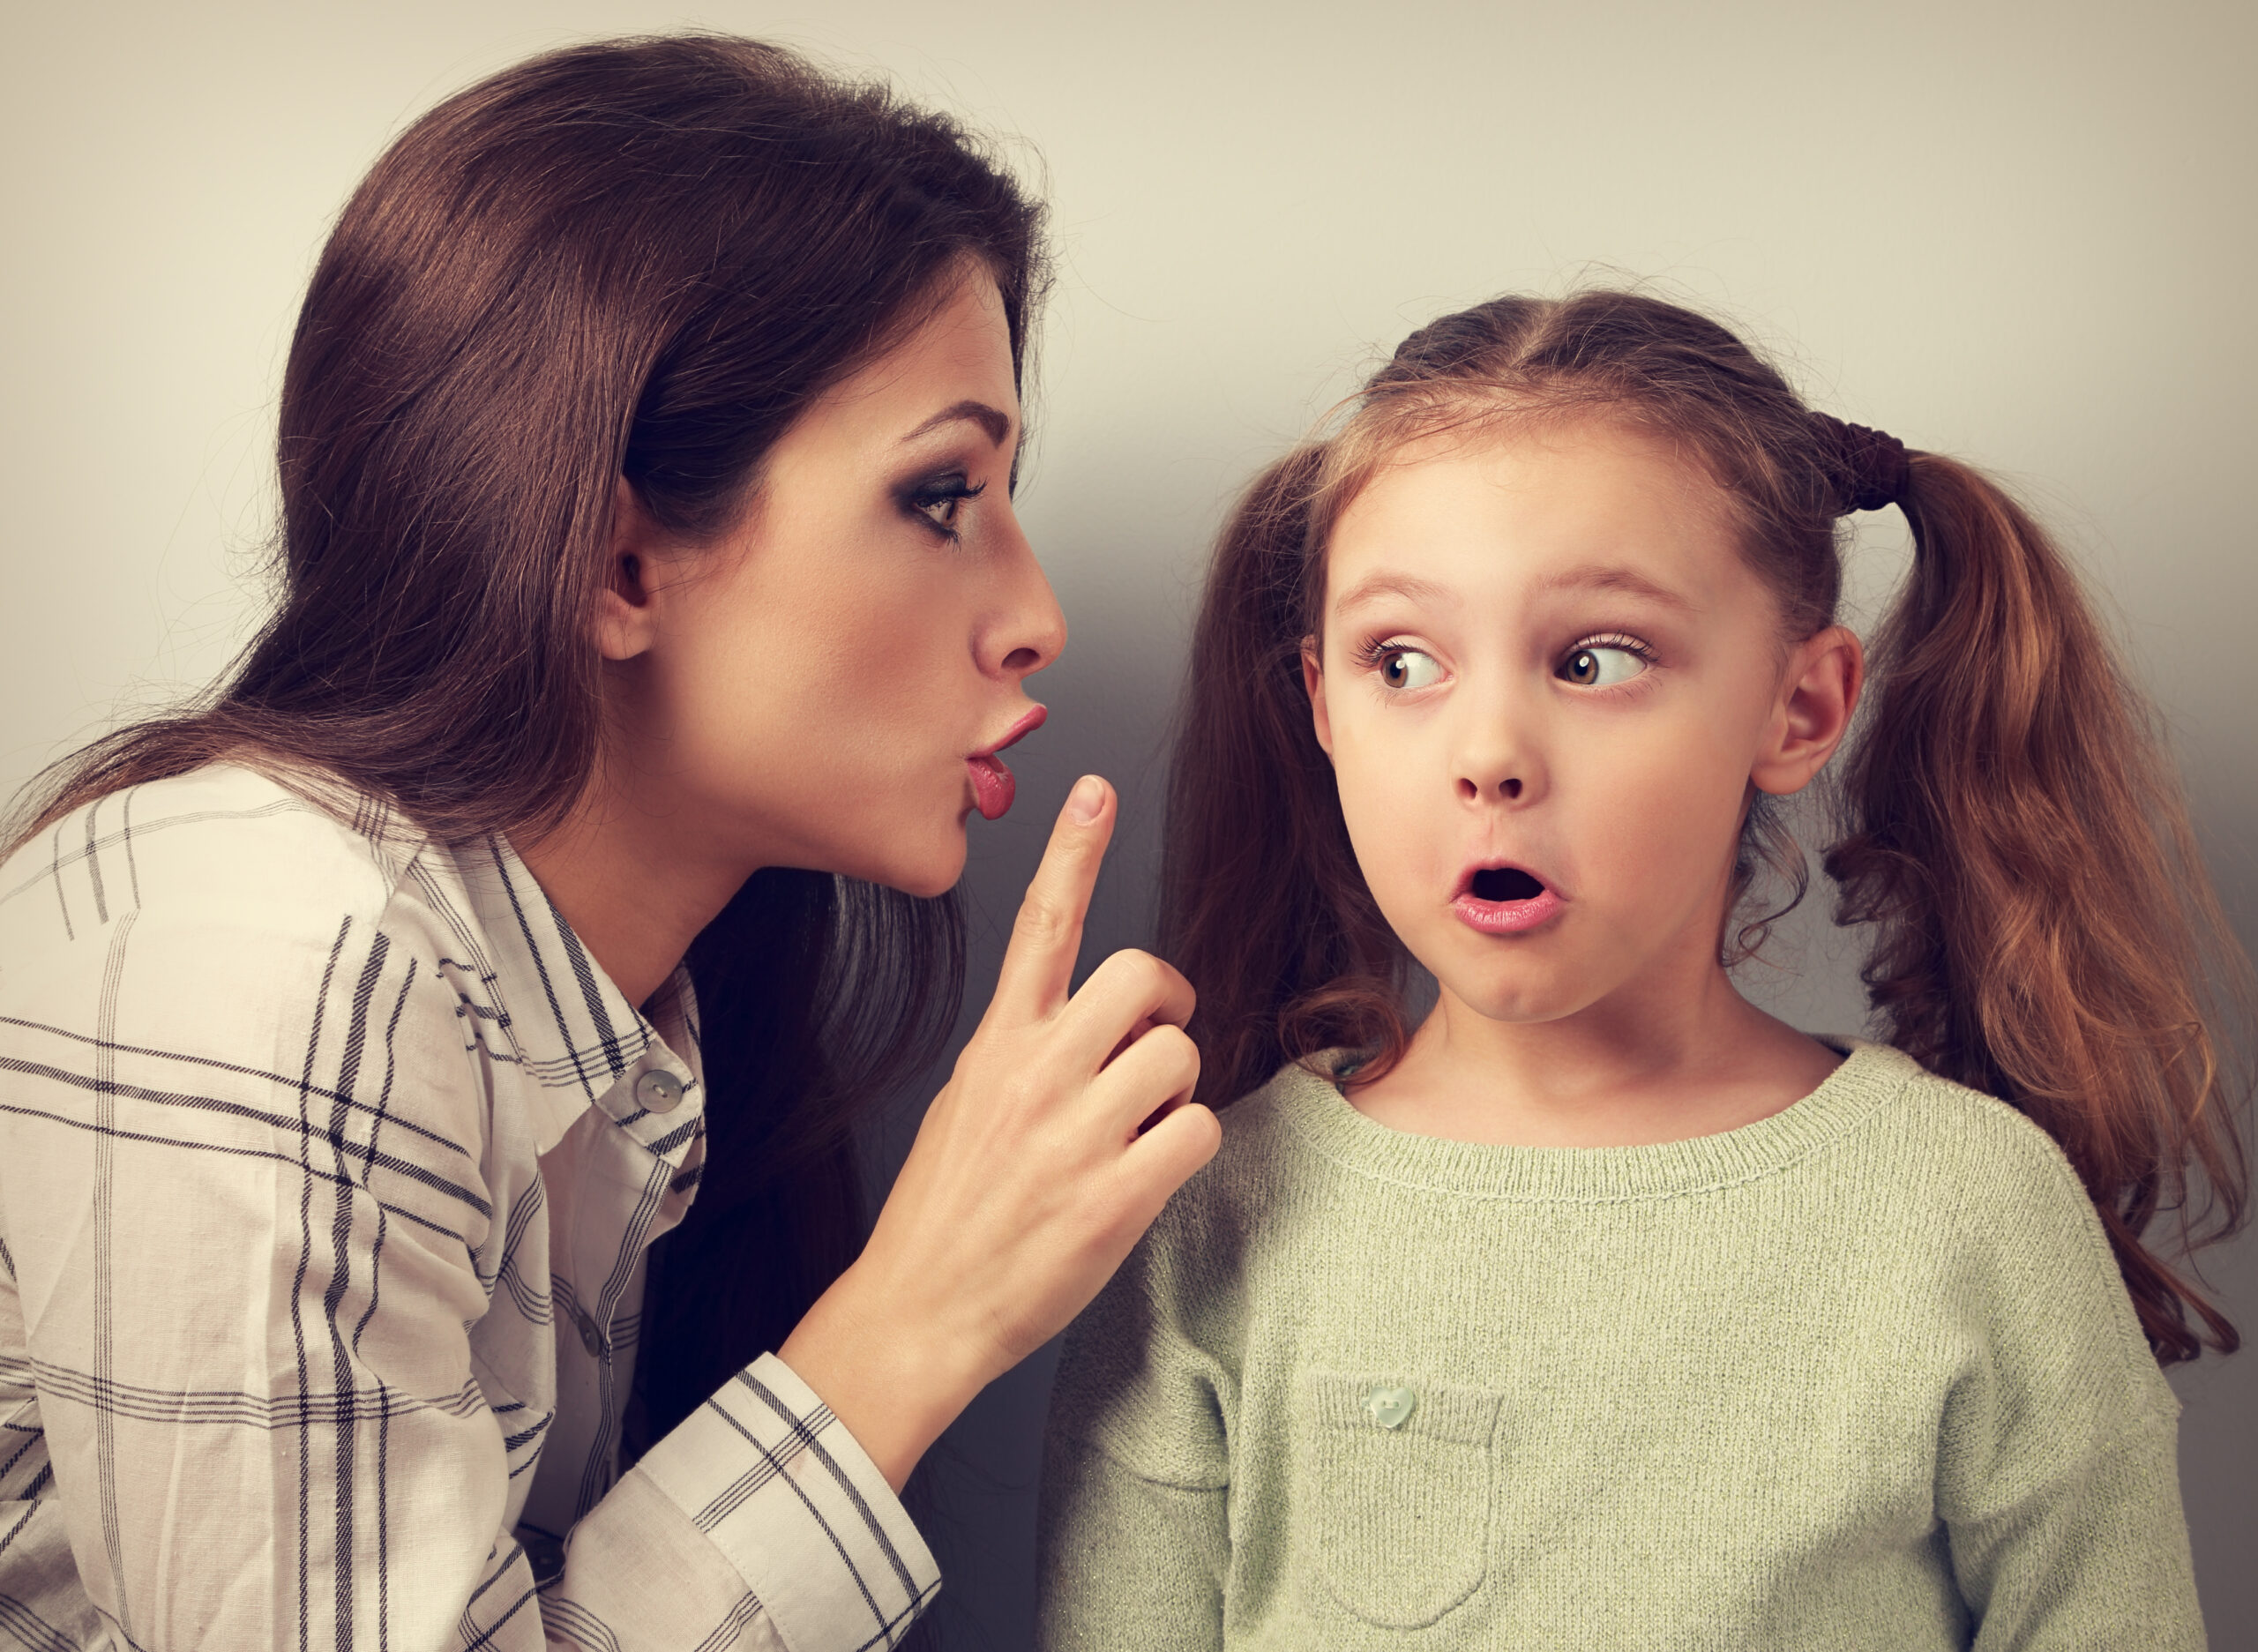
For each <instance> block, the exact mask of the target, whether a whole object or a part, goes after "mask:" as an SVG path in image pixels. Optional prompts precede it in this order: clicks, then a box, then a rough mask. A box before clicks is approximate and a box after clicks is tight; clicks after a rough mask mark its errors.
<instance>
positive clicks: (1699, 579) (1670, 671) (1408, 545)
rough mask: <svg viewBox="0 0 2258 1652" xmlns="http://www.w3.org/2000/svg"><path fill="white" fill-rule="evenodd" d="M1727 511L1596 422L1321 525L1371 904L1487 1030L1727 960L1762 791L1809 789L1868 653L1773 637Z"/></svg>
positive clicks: (1343, 777) (1522, 442) (1336, 730)
mask: <svg viewBox="0 0 2258 1652" xmlns="http://www.w3.org/2000/svg"><path fill="white" fill-rule="evenodd" d="M1725 505H1726V501H1725V499H1724V497H1723V493H1722V492H1721V491H1720V490H1718V489H1717V487H1716V485H1715V484H1714V483H1712V482H1709V481H1708V479H1707V478H1706V476H1704V475H1702V474H1701V472H1700V471H1699V470H1698V469H1696V468H1694V467H1693V466H1691V465H1689V464H1687V463H1685V462H1683V461H1681V460H1678V459H1677V458H1675V457H1673V455H1672V454H1671V452H1670V451H1669V450H1668V449H1667V448H1666V447H1665V446H1664V445H1662V444H1661V443H1659V442H1657V441H1656V440H1654V439H1653V438H1650V437H1646V436H1643V435H1641V434H1638V433H1635V432H1633V431H1630V430H1625V429H1622V428H1619V427H1616V426H1612V425H1609V424H1605V423H1602V422H1596V421H1581V422H1573V423H1566V424H1563V423H1553V424H1550V425H1547V426H1544V427H1543V428H1539V429H1535V430H1530V429H1526V428H1523V429H1519V430H1514V431H1513V432H1511V433H1508V434H1505V435H1485V436H1481V437H1465V438H1458V439H1454V440H1453V441H1450V442H1447V443H1444V444H1438V445H1429V446H1427V447H1425V448H1423V449H1419V450H1415V451H1413V452H1409V453H1406V454H1404V455H1402V456H1400V459H1399V462H1397V463H1395V464H1394V465H1392V466H1390V467H1387V468H1385V469H1383V470H1382V471H1381V472H1380V474H1379V475H1378V476H1377V477H1375V478H1374V479H1373V480H1372V482H1370V483H1369V484H1368V485H1367V486H1366V487H1365V489H1364V490H1363V491H1362V492H1361V493H1360V494H1359V495H1358V496H1357V498H1356V499H1355V501H1354V502H1353V503H1352V504H1351V505H1350V506H1349V508H1348V509H1347V510H1346V511H1345V512H1343V513H1342V516H1341V518H1340V520H1339V521H1338V523H1337V524H1336V526H1335V529H1334V533H1333V536H1332V542H1331V545H1330V548H1329V555H1328V558H1327V567H1326V592H1325V607H1324V609H1323V622H1322V623H1323V627H1324V629H1323V633H1322V635H1321V637H1320V638H1318V639H1313V641H1312V646H1311V647H1310V648H1309V649H1308V651H1307V652H1306V653H1305V660H1304V671H1305V678H1306V681H1307V684H1308V687H1309V692H1310V700H1311V705H1312V711H1313V714H1314V716H1315V719H1316V726H1317V736H1318V739H1319V742H1320V744H1322V745H1323V746H1324V747H1325V749H1326V751H1327V753H1329V754H1330V756H1331V757H1332V759H1333V766H1334V770H1335V776H1336V779H1337V781H1338V783H1339V787H1340V794H1341V806H1342V813H1343V815H1344V816H1345V818H1346V819H1347V823H1348V827H1349V834H1350V840H1351V841H1352V842H1353V844H1354V846H1355V848H1356V853H1357V862H1358V863H1359V864H1360V866H1361V867H1362V868H1363V871H1364V874H1365V880H1366V882H1367V883H1368V884H1369V886H1371V889H1372V895H1373V897H1374V899H1375V900H1376V901H1378V902H1379V908H1380V911H1381V912H1382V914H1383V915H1384V916H1386V917H1387V921H1388V923H1390V925H1392V926H1393V927H1394V931H1395V932H1396V934H1397V935H1398V936H1400V937H1401V938H1402V940H1403V942H1404V944H1405V946H1408V947H1409V949H1410V951H1411V953H1412V954H1413V955H1414V956H1415V957H1417V959H1418V960H1419V961H1420V962H1421V963H1423V964H1424V965H1425V966H1426V967H1427V968H1429V969H1430V970H1431V971H1432V972H1433V974H1434V975H1435V976H1437V977H1438V979H1439V981H1440V983H1441V984H1442V986H1443V988H1444V990H1445V991H1446V992H1447V994H1448V995H1449V996H1450V997H1451V998H1454V999H1456V1000H1457V1001H1459V1002H1460V1003H1462V1004H1464V1005H1467V1006H1468V1007H1469V1008H1470V1009H1472V1010H1474V1011H1476V1012H1477V1013H1479V1014H1481V1015H1483V1016H1485V1017H1488V1018H1490V1019H1492V1020H1499V1021H1508V1022H1535V1021H1551V1020H1559V1018H1562V1017H1565V1016H1570V1015H1574V1014H1576V1013H1579V1012H1581V1011H1584V1010H1586V1009H1588V1008H1589V1007H1590V1006H1592V1005H1598V1004H1601V1003H1603V1002H1604V1001H1608V1000H1614V1001H1615V1002H1616V1003H1617V1004H1618V1005H1619V1007H1622V1008H1625V1009H1632V1010H1635V1009H1636V1008H1637V1006H1638V1005H1641V1003H1650V1002H1651V1001H1652V999H1651V994H1650V992H1649V989H1653V988H1658V987H1660V986H1662V985H1663V984H1664V983H1665V982H1667V981H1669V980H1672V979H1686V978H1690V977H1689V976H1688V972H1694V974H1702V973H1707V972H1710V971H1714V970H1715V969H1716V955H1717V944H1718V938H1719V934H1720V928H1721V925H1722V923H1723V917H1724V910H1725V904H1726V900H1727V897H1728V894H1729V893H1730V889H1731V870H1732V863H1733V859H1734V852H1735V848H1736V844H1737V841H1738V836H1739V832H1740V826H1741V819H1742V813H1743V810H1744V806H1745V804H1746V798H1747V796H1748V789H1749V787H1750V785H1751V783H1752V782H1753V783H1754V784H1755V785H1756V786H1758V787H1760V788H1761V789H1766V790H1770V791H1792V790H1795V789H1798V788H1799V787H1800V786H1802V785H1803V784H1804V783H1805V781H1808V780H1809V779H1810V778H1811V775H1812V774H1815V773H1816V772H1817V770H1818V768H1819V766H1820V765H1821V763H1823V762H1824V761H1825V759H1826V756H1827V754H1828V752H1829V751H1832V750H1833V746H1834V744H1835V739H1836V738H1837V737H1839V733H1840V730H1839V728H1836V727H1835V726H1834V722H1835V721H1836V713H1837V712H1839V711H1841V710H1843V708H1844V707H1846V706H1847V700H1848V697H1850V696H1854V695H1855V692H1856V687H1857V682H1856V678H1857V669H1858V664H1857V657H1856V647H1857V645H1856V641H1855V639H1850V638H1849V633H1847V632H1842V631H1840V630H1839V629H1838V628H1837V629H1830V630H1829V631H1827V632H1821V633H1819V635H1818V636H1817V637H1814V638H1813V639H1811V640H1810V641H1809V642H1806V643H1804V644H1800V645H1788V644H1784V643H1783V641H1782V639H1781V637H1780V633H1779V625H1780V622H1779V617H1778V609H1777V607H1776V603H1775V602H1774V600H1773V599H1772V597H1771V595H1770V594H1769V593H1768V591H1767V590H1766V589H1765V587H1763V586H1762V585H1761V583H1760V582H1759V581H1758V579H1756V576H1755V575H1754V574H1753V573H1752V572H1750V571H1749V570H1748V568H1747V566H1746V564H1745V563H1744V562H1743V561H1742V559H1741V557H1740V556H1739V554H1738V551H1737V550H1736V549H1735V547H1734V536H1733V531H1732V527H1731V523H1730V520H1729V519H1728V517H1727V514H1726V509H1725ZM1846 643H1847V647H1846ZM1829 662H1833V663H1831V664H1830V663H1829ZM1830 682H1832V683H1833V684H1834V690H1833V691H1835V692H1836V695H1837V698H1838V699H1839V700H1840V701H1841V702H1842V703H1841V705H1838V706H1836V707H1835V708H1834V710H1831V711H1830V709H1829V707H1828V705H1826V704H1824V703H1822V702H1824V701H1825V700H1826V699H1827V696H1828V692H1829V688H1828V684H1829V683H1830ZM1830 729H1831V732H1830ZM1626 990H1627V992H1628V997H1626V998H1618V997H1617V995H1619V994H1625V993H1626Z"/></svg>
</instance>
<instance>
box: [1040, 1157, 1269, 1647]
mask: <svg viewBox="0 0 2258 1652" xmlns="http://www.w3.org/2000/svg"><path fill="white" fill-rule="evenodd" d="M1178 1197H1179V1198H1182V1197H1183V1195H1182V1194H1179V1195H1178ZM1172 1231H1173V1226H1172V1224H1170V1222H1169V1219H1168V1217H1166V1216H1163V1219H1162V1223H1161V1224H1158V1225H1156V1226H1155V1230H1153V1231H1152V1232H1149V1233H1148V1234H1147V1235H1146V1237H1145V1238H1144V1239H1143V1240H1142V1241H1141V1242H1140V1244H1139V1245H1138V1246H1137V1248H1136V1249H1135V1250H1134V1251H1133V1252H1131V1254H1130V1257H1129V1260H1127V1261H1126V1262H1125V1263H1124V1264H1123V1265H1122V1267H1121V1269H1120V1271H1119V1272H1118V1273H1117V1274H1116V1275H1114V1277H1113V1279H1112V1281H1111V1282H1110V1283H1109V1284H1108V1285H1107V1286H1106V1288H1105V1289H1104V1290H1103V1291H1102V1292H1100V1293H1099V1295H1098V1297H1097V1299H1096V1301H1095V1302H1093V1303H1092V1304H1090V1306H1089V1307H1088V1309H1087V1310H1086V1311H1085V1312H1083V1314H1082V1315H1081V1317H1080V1319H1077V1320H1076V1321H1075V1322H1074V1324H1073V1327H1071V1328H1070V1329H1069V1330H1068V1332H1067V1334H1066V1341H1065V1348H1064V1349H1063V1350H1062V1352H1061V1354H1060V1357H1059V1364H1058V1379H1057V1381H1056V1383H1055V1384H1054V1386H1053V1387H1052V1390H1051V1405H1050V1423H1049V1426H1048V1428H1047V1430H1046V1432H1045V1437H1044V1441H1043V1491H1042V1503H1041V1524H1040V1526H1039V1529H1038V1530H1039V1536H1038V1545H1039V1547H1038V1559H1037V1567H1038V1580H1037V1587H1038V1591H1039V1593H1038V1601H1037V1608H1036V1645H1037V1646H1038V1647H1039V1648H1043V1652H1112V1649H1113V1648H1119V1649H1120V1652H1149V1649H1150V1648H1158V1647H1165V1648H1170V1652H1178V1649H1179V1648H1181V1649H1182V1652H1197V1648H1203V1647H1216V1648H1219V1647H1221V1646H1222V1643H1223V1609H1224V1599H1225V1579H1226V1576H1227V1574H1228V1571H1229V1568H1230V1524H1229V1521H1230V1511H1229V1499H1230V1460H1229V1454H1228V1453H1227V1451H1226V1448H1225V1439H1224V1429H1223V1413H1222V1395H1223V1393H1224V1391H1225V1388H1226V1385H1227V1378H1226V1377H1225V1374H1224V1372H1223V1371H1222V1367H1221V1365H1220V1364H1218V1363H1217V1362H1216V1361H1215V1360H1214V1359H1213V1358H1212V1357H1209V1356H1208V1354H1206V1353H1205V1352H1203V1351H1201V1350H1200V1349H1197V1348H1196V1347H1194V1346H1193V1343H1192V1342H1190V1341H1189V1340H1188V1339H1187V1338H1186V1337H1185V1335H1184V1334H1183V1333H1182V1332H1181V1330H1179V1329H1178V1328H1177V1326H1176V1323H1175V1320H1176V1314H1175V1312H1174V1308H1175V1304H1174V1302H1173V1300H1172V1298H1173V1290H1172V1289H1171V1287H1170V1284H1169V1281H1170V1279H1171V1278H1172V1277H1173V1275H1174V1269H1173V1268H1172V1267H1171V1266H1170V1237H1171V1234H1172Z"/></svg>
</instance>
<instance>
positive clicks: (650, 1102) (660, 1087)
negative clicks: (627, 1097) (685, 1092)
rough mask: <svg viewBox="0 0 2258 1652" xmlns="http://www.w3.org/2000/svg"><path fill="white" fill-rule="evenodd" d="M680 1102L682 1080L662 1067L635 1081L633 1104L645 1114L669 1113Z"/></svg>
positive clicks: (653, 1069) (655, 1068) (654, 1068)
mask: <svg viewBox="0 0 2258 1652" xmlns="http://www.w3.org/2000/svg"><path fill="white" fill-rule="evenodd" d="M681 1100H682V1080H680V1079H677V1077H675V1075H674V1074H673V1073H669V1072H668V1071H667V1070H666V1069H665V1068H663V1067H653V1068H652V1069H651V1070H650V1071H649V1072H648V1073H645V1074H644V1075H643V1076H642V1077H641V1078H639V1079H638V1080H635V1104H636V1105H637V1106H639V1107H640V1108H641V1109H642V1110H644V1111H645V1112H647V1113H670V1112H672V1111H674V1110H675V1106H676V1104H677V1103H679V1102H680V1101H681Z"/></svg>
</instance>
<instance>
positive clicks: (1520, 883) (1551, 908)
mask: <svg viewBox="0 0 2258 1652" xmlns="http://www.w3.org/2000/svg"><path fill="white" fill-rule="evenodd" d="M1450 904H1451V910H1452V911H1454V912H1455V913H1457V914H1458V918H1459V922H1460V923H1463V924H1465V925H1466V926H1467V927H1468V928H1469V929H1471V930H1477V931H1480V932H1481V933H1483V934H1484V935H1520V934H1524V933H1526V932H1527V931H1530V930H1533V929H1536V928H1537V927H1538V926H1540V925H1542V924H1544V923H1550V922H1551V920H1552V919H1553V918H1554V917H1556V916H1559V911H1560V907H1561V901H1560V897H1559V895H1558V894H1556V893H1553V892H1552V890H1551V889H1550V888H1548V887H1546V886H1545V884H1544V880H1543V879H1541V878H1538V877H1537V876H1536V874H1535V873H1534V872H1529V871H1523V870H1522V868H1520V867H1518V866H1477V867H1476V868H1475V869H1474V871H1473V872H1472V873H1471V874H1470V875H1469V877H1468V878H1467V880H1466V885H1465V887H1463V888H1462V889H1461V890H1460V892H1459V893H1458V897H1457V899H1455V900H1454V901H1452V902H1451V903H1450Z"/></svg>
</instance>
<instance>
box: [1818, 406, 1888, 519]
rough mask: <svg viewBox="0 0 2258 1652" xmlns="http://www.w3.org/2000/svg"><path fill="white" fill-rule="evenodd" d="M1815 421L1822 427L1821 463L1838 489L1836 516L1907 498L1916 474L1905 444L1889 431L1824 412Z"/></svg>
mask: <svg viewBox="0 0 2258 1652" xmlns="http://www.w3.org/2000/svg"><path fill="white" fill-rule="evenodd" d="M1811 422H1812V423H1813V425H1815V426H1816V427H1817V428H1818V430H1819V436H1820V463H1821V464H1822V465H1823V466H1825V467H1826V469H1827V480H1828V484H1829V485H1830V486H1831V487H1832V488H1833V489H1834V490H1835V511H1836V515H1838V516H1847V515H1849V514H1850V513H1851V512H1853V511H1879V510H1880V509H1881V508H1882V507H1883V506H1884V505H1895V504H1896V503H1897V502H1898V500H1900V499H1901V498H1903V497H1904V494H1905V484H1906V483H1907V482H1909V481H1910V480H1911V479H1912V475H1913V465H1912V461H1911V460H1910V459H1908V458H1907V457H1906V453H1905V444H1904V443H1903V442H1901V441H1899V440H1898V439H1897V438H1896V437H1894V436H1892V435H1890V434H1889V433H1888V431H1886V430H1868V429H1867V428H1866V427H1865V425H1863V424H1845V423H1843V421H1842V420H1840V419H1837V418H1833V417H1830V416H1829V415H1827V414H1824V413H1814V414H1813V415H1811Z"/></svg>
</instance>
